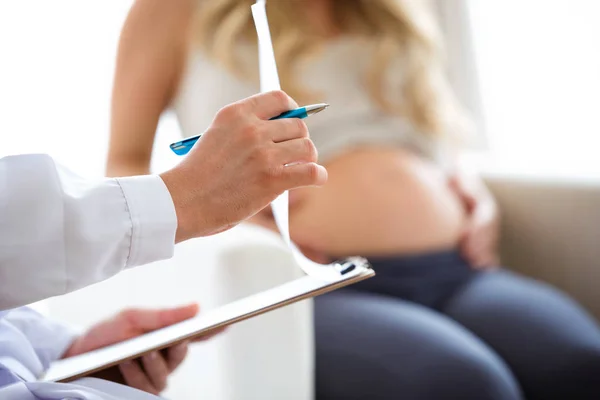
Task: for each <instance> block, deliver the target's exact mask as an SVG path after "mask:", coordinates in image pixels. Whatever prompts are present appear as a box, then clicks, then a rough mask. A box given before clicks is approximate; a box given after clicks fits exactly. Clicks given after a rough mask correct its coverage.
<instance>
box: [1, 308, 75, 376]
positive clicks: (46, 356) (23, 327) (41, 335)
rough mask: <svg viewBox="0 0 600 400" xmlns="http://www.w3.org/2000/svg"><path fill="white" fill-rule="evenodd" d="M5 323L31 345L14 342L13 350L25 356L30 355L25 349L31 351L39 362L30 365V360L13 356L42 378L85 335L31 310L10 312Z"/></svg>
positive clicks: (20, 309) (4, 320) (17, 309)
mask: <svg viewBox="0 0 600 400" xmlns="http://www.w3.org/2000/svg"><path fill="white" fill-rule="evenodd" d="M2 323H3V324H5V325H6V324H10V326H11V327H12V328H13V329H14V330H16V331H18V332H19V334H20V336H22V338H24V339H25V340H24V341H23V342H24V343H25V342H26V343H27V346H19V345H18V344H17V343H14V346H12V348H13V349H20V350H21V353H24V354H27V352H25V351H23V349H24V348H31V349H32V350H33V351H34V352H35V358H33V359H34V360H35V362H32V361H31V360H29V362H27V357H25V359H21V358H19V357H17V355H13V356H14V357H15V359H17V360H18V361H19V362H21V363H22V364H23V365H24V366H25V367H26V368H27V369H28V370H29V371H30V372H31V373H32V374H33V375H35V376H37V377H39V376H41V374H42V373H43V372H44V371H46V370H47V369H48V368H49V367H50V364H51V363H53V362H54V361H57V360H59V359H61V358H62V356H63V355H64V354H65V352H66V351H67V350H68V349H69V347H70V346H71V343H73V341H74V340H75V339H76V338H77V337H78V336H80V335H81V334H82V333H83V330H82V329H80V328H78V327H75V326H71V325H67V324H64V323H61V322H58V321H55V320H52V319H49V318H46V317H45V316H43V315H41V314H39V313H38V312H36V311H35V310H33V309H31V308H29V307H19V308H16V309H14V310H10V311H9V312H8V313H7V314H6V315H5V316H4V318H3V321H2ZM18 338H19V336H17V339H18ZM4 339H5V340H9V339H10V337H8V335H7V336H6V337H4ZM3 352H4V353H6V352H7V350H6V349H3Z"/></svg>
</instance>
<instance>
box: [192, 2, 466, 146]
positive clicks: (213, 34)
mask: <svg viewBox="0 0 600 400" xmlns="http://www.w3.org/2000/svg"><path fill="white" fill-rule="evenodd" d="M197 1H198V15H197V19H196V25H195V30H194V37H195V39H196V40H197V42H198V43H199V45H200V46H201V48H202V49H203V51H205V52H206V53H207V54H208V55H209V56H210V57H212V58H213V59H215V60H217V61H218V62H220V63H221V64H223V65H224V66H225V67H227V68H229V69H230V70H231V71H232V72H235V73H237V74H242V75H244V69H245V68H244V67H242V64H241V63H240V61H239V60H238V58H237V54H238V52H237V51H236V50H237V48H236V47H237V45H239V44H240V43H242V42H245V43H248V42H250V43H256V31H255V27H254V23H253V20H252V14H251V9H250V6H251V5H252V4H253V3H254V2H255V1H254V0H197ZM329 1H332V3H333V4H332V6H333V7H334V14H333V15H335V18H336V23H337V27H336V28H337V30H338V31H340V32H341V34H342V35H352V36H355V37H363V38H367V39H374V41H375V42H376V43H377V45H376V49H375V51H374V54H373V55H372V56H371V57H372V62H371V65H370V67H369V68H368V71H367V72H366V76H365V77H364V78H365V82H366V90H367V91H368V94H369V96H371V98H372V100H373V101H375V102H376V104H378V105H379V106H380V108H381V110H382V111H384V112H386V113H390V114H395V115H400V116H402V117H404V118H407V119H408V120H409V121H410V122H411V123H412V124H413V125H414V126H415V127H416V128H417V129H418V130H419V131H420V132H422V133H423V134H426V135H430V136H433V137H440V136H445V135H446V134H448V133H452V134H461V133H465V130H466V127H467V125H468V124H467V123H466V122H467V119H466V118H465V113H464V112H463V110H462V109H461V107H460V106H459V104H458V102H457V101H456V99H455V98H454V96H453V95H452V93H451V91H450V90H449V85H448V84H447V80H446V76H445V60H444V52H443V46H442V42H443V41H442V37H441V34H440V32H439V29H438V26H437V24H436V20H435V17H434V13H433V12H432V9H431V5H430V4H429V2H428V1H427V0H329ZM302 3H303V0H270V1H268V2H267V13H268V17H269V25H270V29H271V35H272V39H273V46H274V50H275V56H276V58H277V63H278V69H279V74H280V79H281V85H282V88H283V89H284V90H285V91H286V92H287V93H288V94H290V95H291V96H292V97H294V98H295V99H296V100H297V101H299V102H308V101H309V100H310V99H311V93H308V92H306V91H305V90H303V89H302V87H301V86H300V85H298V83H297V81H296V79H295V76H294V75H295V73H294V72H295V71H296V70H297V68H296V67H297V66H298V65H299V64H300V63H301V62H302V61H305V60H307V59H308V58H310V57H312V56H315V55H316V54H318V52H319V50H320V49H321V47H322V45H323V44H325V43H326V41H327V39H326V38H323V37H319V36H318V35H317V34H315V33H313V32H311V30H310V28H309V27H310V26H311V25H310V23H308V22H307V21H306V20H305V17H304V13H303V10H302V7H303V4H302ZM398 60H401V62H400V63H398ZM398 65H401V66H402V67H401V68H402V70H401V71H399V74H400V75H399V76H401V77H403V78H402V79H401V80H400V82H399V83H398V84H397V85H398V87H397V88H392V89H393V90H391V91H390V90H389V89H390V88H389V87H387V85H388V84H389V83H388V81H387V80H386V77H387V76H389V75H388V74H393V73H394V71H393V70H392V68H398ZM246 72H247V71H246ZM245 77H246V78H249V76H248V74H246V75H245ZM390 92H391V93H394V95H393V96H390V95H389V93H390ZM312 95H314V93H313V94H312ZM313 97H314V96H313ZM461 131H462V132H461Z"/></svg>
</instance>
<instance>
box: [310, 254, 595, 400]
mask: <svg viewBox="0 0 600 400" xmlns="http://www.w3.org/2000/svg"><path fill="white" fill-rule="evenodd" d="M369 261H371V263H372V265H373V267H374V269H375V271H376V273H377V276H375V277H374V278H371V279H368V280H366V281H364V282H360V283H358V284H356V285H353V286H351V287H349V288H346V289H342V290H338V291H335V292H332V293H330V294H327V295H323V296H320V297H318V298H317V299H316V300H315V329H316V331H315V334H316V347H317V353H316V385H317V387H316V392H317V399H318V400H330V399H331V400H333V399H335V400H337V399H344V400H352V399H369V400H376V399H403V400H422V399H423V400H430V399H431V400H444V399H461V400H463V399H464V400H470V399H473V400H488V399H493V400H501V399H502V400H504V399H531V400H553V399H557V400H558V399H560V400H587V399H590V400H591V399H600V329H599V327H598V325H597V324H596V322H595V321H594V320H593V318H592V317H591V316H590V315H588V314H587V313H586V311H584V310H583V309H582V308H581V307H580V306H579V305H578V304H576V303H575V302H574V301H573V300H572V299H570V298H569V297H568V296H566V295H565V294H563V293H561V292H559V291H557V290H556V289H554V288H552V287H550V286H548V285H545V284H542V283H540V282H537V281H534V280H531V279H528V278H525V277H522V276H519V275H517V274H514V273H511V272H508V271H506V270H502V269H499V270H495V271H490V272H486V271H484V272H478V271H474V270H473V269H472V268H471V267H470V266H469V265H468V264H467V263H466V262H465V261H464V260H463V259H462V258H461V257H460V256H459V254H458V253H457V252H455V251H447V252H439V253H432V254H425V255H419V256H411V257H396V258H386V259H373V258H370V259H369ZM599 285H600V282H599Z"/></svg>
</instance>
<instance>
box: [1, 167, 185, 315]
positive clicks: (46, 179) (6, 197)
mask: <svg viewBox="0 0 600 400" xmlns="http://www.w3.org/2000/svg"><path fill="white" fill-rule="evenodd" d="M176 229H177V217H176V214H175V208H174V205H173V201H172V199H171V196H170V194H169V191H168V190H167V188H166V186H165V184H164V182H163V181H162V179H161V178H160V177H159V176H154V175H150V176H139V177H129V178H118V179H102V180H98V181H90V180H87V179H83V178H81V177H79V176H77V175H75V174H73V173H72V172H70V171H68V170H67V169H65V168H63V167H61V166H60V165H58V164H57V163H56V162H55V161H54V160H53V159H52V158H51V157H49V156H47V155H22V156H10V157H5V158H1V159H0V310H6V309H10V308H15V307H19V306H22V305H25V304H29V303H33V302H35V301H38V300H42V299H45V298H48V297H52V296H56V295H61V294H65V293H68V292H71V291H74V290H77V289H80V288H83V287H84V286H87V285H90V284H93V283H96V282H100V281H102V280H105V279H107V278H109V277H111V276H113V275H115V274H117V273H119V272H120V271H122V270H124V269H127V268H131V267H135V266H138V265H142V264H146V263H150V262H153V261H158V260H162V259H166V258H170V257H172V255H173V250H174V242H175V232H176Z"/></svg>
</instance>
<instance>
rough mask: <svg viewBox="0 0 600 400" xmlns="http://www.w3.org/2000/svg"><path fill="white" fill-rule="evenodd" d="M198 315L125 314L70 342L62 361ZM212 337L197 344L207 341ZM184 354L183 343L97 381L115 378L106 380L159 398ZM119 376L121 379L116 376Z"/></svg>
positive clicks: (180, 310)
mask: <svg viewBox="0 0 600 400" xmlns="http://www.w3.org/2000/svg"><path fill="white" fill-rule="evenodd" d="M197 313H198V306H197V305H196V304H191V305H188V306H183V307H177V308H172V309H162V310H141V309H128V310H124V311H122V312H120V313H119V314H117V315H116V316H115V317H113V318H111V319H108V320H106V321H103V322H100V323H98V324H96V325H94V326H92V328H90V329H89V330H88V331H87V332H86V333H85V334H83V335H82V336H80V337H79V338H77V339H76V340H75V341H74V342H73V344H72V345H71V347H70V348H69V349H68V350H67V352H66V353H65V355H64V356H63V358H67V357H72V356H75V355H78V354H82V353H86V352H88V351H92V350H96V349H99V348H102V347H105V346H109V345H111V344H115V343H118V342H122V341H124V340H127V339H131V338H134V337H136V336H139V335H142V334H144V333H147V332H150V331H153V330H156V329H160V328H164V327H166V326H169V325H173V324H175V323H178V322H181V321H184V320H186V319H189V318H192V317H194V316H195V315H196V314H197ZM217 333H219V332H217ZM217 333H215V334H217ZM215 334H211V335H210V336H206V337H203V338H201V339H200V340H206V339H209V337H212V336H214V335H215ZM187 351H188V343H186V342H184V343H181V344H178V345H176V346H174V347H171V348H169V349H166V350H164V351H161V352H153V353H150V354H148V355H145V356H143V357H141V358H140V359H138V360H134V361H129V362H125V363H123V364H121V365H119V366H118V369H119V370H118V371H111V372H106V371H105V372H104V373H103V374H100V375H99V377H103V378H108V377H115V378H108V379H110V380H115V381H121V380H123V381H124V382H119V383H125V384H126V385H128V386H131V387H134V388H136V389H139V390H143V391H145V392H148V393H152V394H155V395H158V394H160V393H161V392H162V391H163V390H164V389H165V388H166V387H167V380H168V377H169V375H170V374H171V373H172V372H173V371H175V369H176V368H177V367H178V366H179V365H180V364H181V363H182V362H183V360H184V359H185V357H186V355H187ZM119 372H120V375H121V376H119V374H118V373H119ZM116 377H118V378H116Z"/></svg>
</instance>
